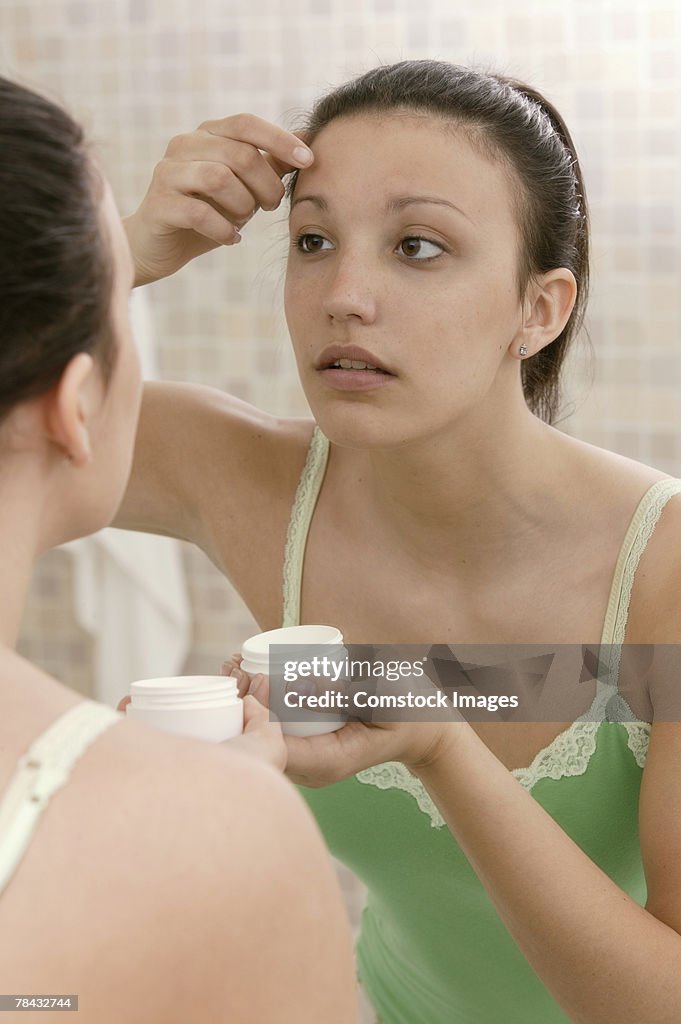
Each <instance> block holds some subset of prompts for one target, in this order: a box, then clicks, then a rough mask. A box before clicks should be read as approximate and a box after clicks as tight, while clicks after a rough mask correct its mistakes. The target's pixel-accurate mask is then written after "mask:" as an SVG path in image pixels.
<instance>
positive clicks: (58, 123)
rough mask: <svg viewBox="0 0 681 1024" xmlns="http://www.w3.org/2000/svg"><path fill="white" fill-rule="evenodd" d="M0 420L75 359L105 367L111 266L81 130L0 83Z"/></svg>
mask: <svg viewBox="0 0 681 1024" xmlns="http://www.w3.org/2000/svg"><path fill="white" fill-rule="evenodd" d="M0 154H1V158H0V195H2V203H1V204H0V419H1V418H2V417H4V416H5V415H6V413H7V412H8V411H9V410H10V409H11V408H12V407H13V406H14V405H16V404H17V403H19V402H22V401H25V400H28V399H31V398H35V397H37V396H38V395H41V394H43V393H45V392H46V391H48V390H49V389H50V388H51V387H52V386H53V385H54V384H55V383H56V382H57V381H58V380H59V378H60V376H61V373H62V371H63V370H64V368H65V366H66V365H67V363H68V362H69V360H70V359H71V358H72V356H74V355H76V354H77V353H78V352H92V353H93V354H95V353H96V354H98V355H99V356H100V362H101V363H102V365H103V368H104V372H105V375H106V374H107V373H108V371H109V370H110V368H111V363H112V360H113V354H114V353H113V344H112V338H111V334H110V331H109V300H110V294H111V277H112V268H111V262H110V257H109V253H108V247H107V243H106V240H105V236H104V234H103V228H102V223H101V221H100V216H99V201H100V195H101V182H100V179H99V176H98V174H97V173H96V171H95V169H94V166H93V163H92V160H91V158H90V156H89V154H88V152H87V149H86V146H85V143H84V139H83V133H82V130H81V129H80V127H79V126H78V125H77V124H76V123H75V122H74V121H73V120H72V118H71V117H70V116H69V115H68V114H67V113H66V112H65V111H64V110H62V109H61V108H59V107H58V106H56V105H55V104H54V103H52V102H51V101H49V100H47V99H44V98H43V97H41V96H38V95H37V94H36V93H34V92H32V91H31V90H29V89H26V88H24V87H23V86H21V85H18V84H16V83H14V82H10V81H8V80H7V79H4V78H0Z"/></svg>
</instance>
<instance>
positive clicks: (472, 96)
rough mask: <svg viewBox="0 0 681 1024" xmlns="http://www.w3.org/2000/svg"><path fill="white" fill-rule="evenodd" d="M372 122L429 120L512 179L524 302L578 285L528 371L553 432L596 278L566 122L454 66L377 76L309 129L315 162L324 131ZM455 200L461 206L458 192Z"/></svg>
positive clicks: (430, 64)
mask: <svg viewBox="0 0 681 1024" xmlns="http://www.w3.org/2000/svg"><path fill="white" fill-rule="evenodd" d="M368 114H371V115H372V116H373V117H376V118H378V121H377V122H376V123H379V124H380V123H381V120H382V118H383V116H384V115H389V116H390V118H391V119H393V118H401V117H410V118H411V119H412V123H413V124H416V123H417V122H418V120H420V119H423V121H424V122H425V123H427V124H429V125H430V128H431V130H432V128H433V127H434V126H436V125H437V126H441V127H442V129H443V131H444V132H445V134H446V133H450V134H451V135H452V138H454V139H456V138H458V139H462V138H464V139H465V140H466V141H467V142H468V145H469V146H470V147H471V148H473V149H474V150H476V151H477V152H478V154H479V156H481V157H484V158H485V159H486V160H487V162H488V164H489V165H490V166H492V165H494V166H496V169H497V173H498V171H499V170H500V169H501V170H502V171H503V173H504V176H505V179H506V188H507V196H506V205H507V209H508V207H509V200H510V210H511V211H512V213H513V215H514V218H515V221H516V223H517V228H518V231H519V235H520V245H519V261H518V282H519V286H520V290H521V292H522V291H523V290H524V289H525V287H526V285H527V284H528V282H529V281H530V280H531V279H532V278H533V277H534V276H536V275H539V274H542V273H544V272H546V271H549V270H552V269H555V268H558V267H566V268H567V269H569V270H570V271H571V272H572V274H573V275H574V277H575V280H576V282H577V290H578V294H577V301H576V303H575V306H574V309H573V311H572V314H571V316H570V319H569V320H568V322H567V324H566V326H565V328H564V329H563V331H562V332H561V334H560V335H559V337H558V338H556V339H555V341H554V342H552V344H551V345H550V346H548V347H547V348H546V349H543V350H542V351H541V352H540V353H537V355H536V356H534V357H533V358H532V359H531V360H528V361H527V362H526V363H525V364H524V365H523V388H524V391H525V397H526V399H527V401H528V405H529V406H530V408H532V409H533V411H535V412H536V413H537V414H538V415H540V416H541V417H542V418H544V419H546V420H547V421H548V422H552V420H553V419H554V417H555V413H556V405H557V401H558V394H559V377H560V369H561V366H562V364H563V362H564V358H565V355H566V353H567V350H568V347H569V344H570V342H571V340H572V339H573V337H574V336H575V334H576V333H577V331H578V329H579V327H580V325H581V322H582V318H583V314H584V308H585V304H586V298H587V290H588V273H589V271H588V256H589V231H588V211H587V206H586V197H585V190H584V186H583V181H582V176H581V171H580V167H579V162H578V159H577V156H576V153H575V150H574V145H573V143H572V139H571V138H570V134H569V132H568V130H567V128H566V126H565V124H564V122H563V120H562V118H561V117H560V115H559V114H558V112H557V111H556V110H555V109H554V107H553V106H552V105H551V104H550V103H549V102H548V101H547V100H546V99H545V98H544V97H543V96H541V94H540V93H538V92H537V91H536V90H534V89H532V88H531V87H529V86H526V85H524V84H523V83H521V82H517V81H514V80H511V79H508V78H505V77H503V76H501V75H494V74H490V73H487V72H481V71H477V70H474V69H471V68H465V67H459V66H457V65H454V64H449V63H448V62H445V61H430V60H423V61H402V62H400V63H398V64H393V65H389V66H381V67H378V68H373V69H372V70H370V71H368V72H366V73H365V74H363V75H361V76H359V77H358V78H356V79H354V80H352V81H350V82H347V83H344V84H343V85H341V86H340V87H338V88H336V89H334V90H332V91H331V92H330V93H328V94H327V95H326V96H323V97H322V98H321V99H320V100H319V101H318V102H317V103H316V104H315V106H314V107H313V109H312V111H311V113H310V115H309V117H308V119H307V122H306V123H305V124H304V125H302V126H301V127H302V128H303V129H304V130H305V131H306V133H307V135H306V138H307V141H308V144H310V145H311V146H312V148H313V150H315V153H316V152H317V150H318V149H320V150H322V152H323V145H324V139H323V129H325V128H326V127H327V126H328V125H330V124H331V123H332V122H340V119H343V120H345V119H349V118H350V117H357V116H358V115H364V117H366V115H368ZM357 123H359V121H356V124H357ZM336 127H340V125H339V124H337V125H336ZM452 133H453V134H452ZM375 148H376V147H375V146H374V149H375ZM366 163H367V164H368V163H369V161H366ZM313 172H314V165H313V166H312V168H310V169H309V170H306V171H303V172H302V175H303V176H302V178H300V183H301V186H302V185H303V184H304V183H305V184H306V189H307V187H308V184H309V183H310V182H313V181H314V179H313V177H312V175H313ZM300 174H301V172H295V173H294V174H293V175H292V176H291V178H290V179H289V182H288V185H287V195H288V197H289V198H290V199H295V198H297V197H296V192H297V189H298V180H299V176H300ZM357 191H358V194H359V185H358V186H357ZM407 191H411V189H408V190H407ZM447 198H450V199H452V198H453V197H452V196H451V189H450V194H449V195H448V196H447ZM453 201H454V202H456V199H453ZM462 205H463V204H462Z"/></svg>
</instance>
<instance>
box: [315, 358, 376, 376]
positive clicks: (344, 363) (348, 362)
mask: <svg viewBox="0 0 681 1024" xmlns="http://www.w3.org/2000/svg"><path fill="white" fill-rule="evenodd" d="M322 369H323V370H360V371H363V372H364V373H381V374H385V375H386V376H387V377H392V374H391V373H388V371H387V370H382V369H381V367H380V366H372V365H371V363H364V362H362V360H361V359H336V360H335V361H334V362H333V363H328V364H327V365H326V366H323V367H322Z"/></svg>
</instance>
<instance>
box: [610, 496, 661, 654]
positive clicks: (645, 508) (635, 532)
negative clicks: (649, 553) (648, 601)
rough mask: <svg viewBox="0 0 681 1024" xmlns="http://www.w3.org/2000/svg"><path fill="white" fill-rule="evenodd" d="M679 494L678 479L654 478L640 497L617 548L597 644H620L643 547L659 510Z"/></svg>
mask: <svg viewBox="0 0 681 1024" xmlns="http://www.w3.org/2000/svg"><path fill="white" fill-rule="evenodd" d="M676 494H681V480H678V479H675V478H667V479H665V480H658V481H656V483H654V484H653V485H652V486H651V487H649V488H648V490H647V491H646V493H645V494H644V495H643V497H642V498H641V501H640V502H639V504H638V506H637V508H636V511H635V512H634V515H633V518H632V520H631V523H630V524H629V529H628V530H627V533H626V535H625V537H624V541H623V543H622V547H621V548H620V553H619V557H618V559H617V565H616V566H615V573H614V576H613V580H612V586H611V588H610V597H609V600H608V607H607V611H606V614H605V622H604V624H603V635H602V637H601V644H602V645H606V644H622V643H623V642H624V635H625V632H626V628H627V619H628V617H629V604H630V602H631V592H632V589H633V586H634V577H635V575H636V570H637V568H638V564H639V562H640V560H641V555H642V554H643V552H644V550H645V547H646V545H647V543H648V541H649V540H650V538H651V537H652V535H653V531H654V529H655V527H656V526H657V522H658V520H659V518H660V516H661V515H662V511H663V509H664V507H665V505H666V504H667V502H668V501H669V499H670V498H673V497H674V495H676Z"/></svg>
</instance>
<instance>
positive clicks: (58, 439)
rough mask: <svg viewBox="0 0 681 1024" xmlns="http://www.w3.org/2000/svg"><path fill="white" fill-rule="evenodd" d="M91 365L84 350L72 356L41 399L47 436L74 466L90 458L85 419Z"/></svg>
mask: <svg viewBox="0 0 681 1024" xmlns="http://www.w3.org/2000/svg"><path fill="white" fill-rule="evenodd" d="M94 365H95V364H94V360H93V358H92V356H91V355H89V354H88V353H87V352H79V353H78V354H77V355H75V356H73V357H72V359H70V360H69V362H68V364H67V366H66V368H65V370H64V371H63V373H62V375H61V377H60V378H59V381H58V382H57V384H56V385H55V386H54V387H53V388H52V390H51V391H50V392H49V394H48V395H46V396H45V399H44V401H45V403H46V405H45V415H46V422H47V429H48V435H49V438H50V440H51V441H52V442H53V443H54V444H56V445H58V446H59V447H60V448H62V449H63V451H64V453H65V454H66V456H67V457H68V458H69V459H70V460H71V463H72V464H73V465H74V466H84V465H86V463H88V462H90V461H91V459H92V449H91V447H90V435H89V432H88V425H87V421H88V413H89V411H90V406H91V402H92V392H91V389H92V385H93V384H94Z"/></svg>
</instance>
